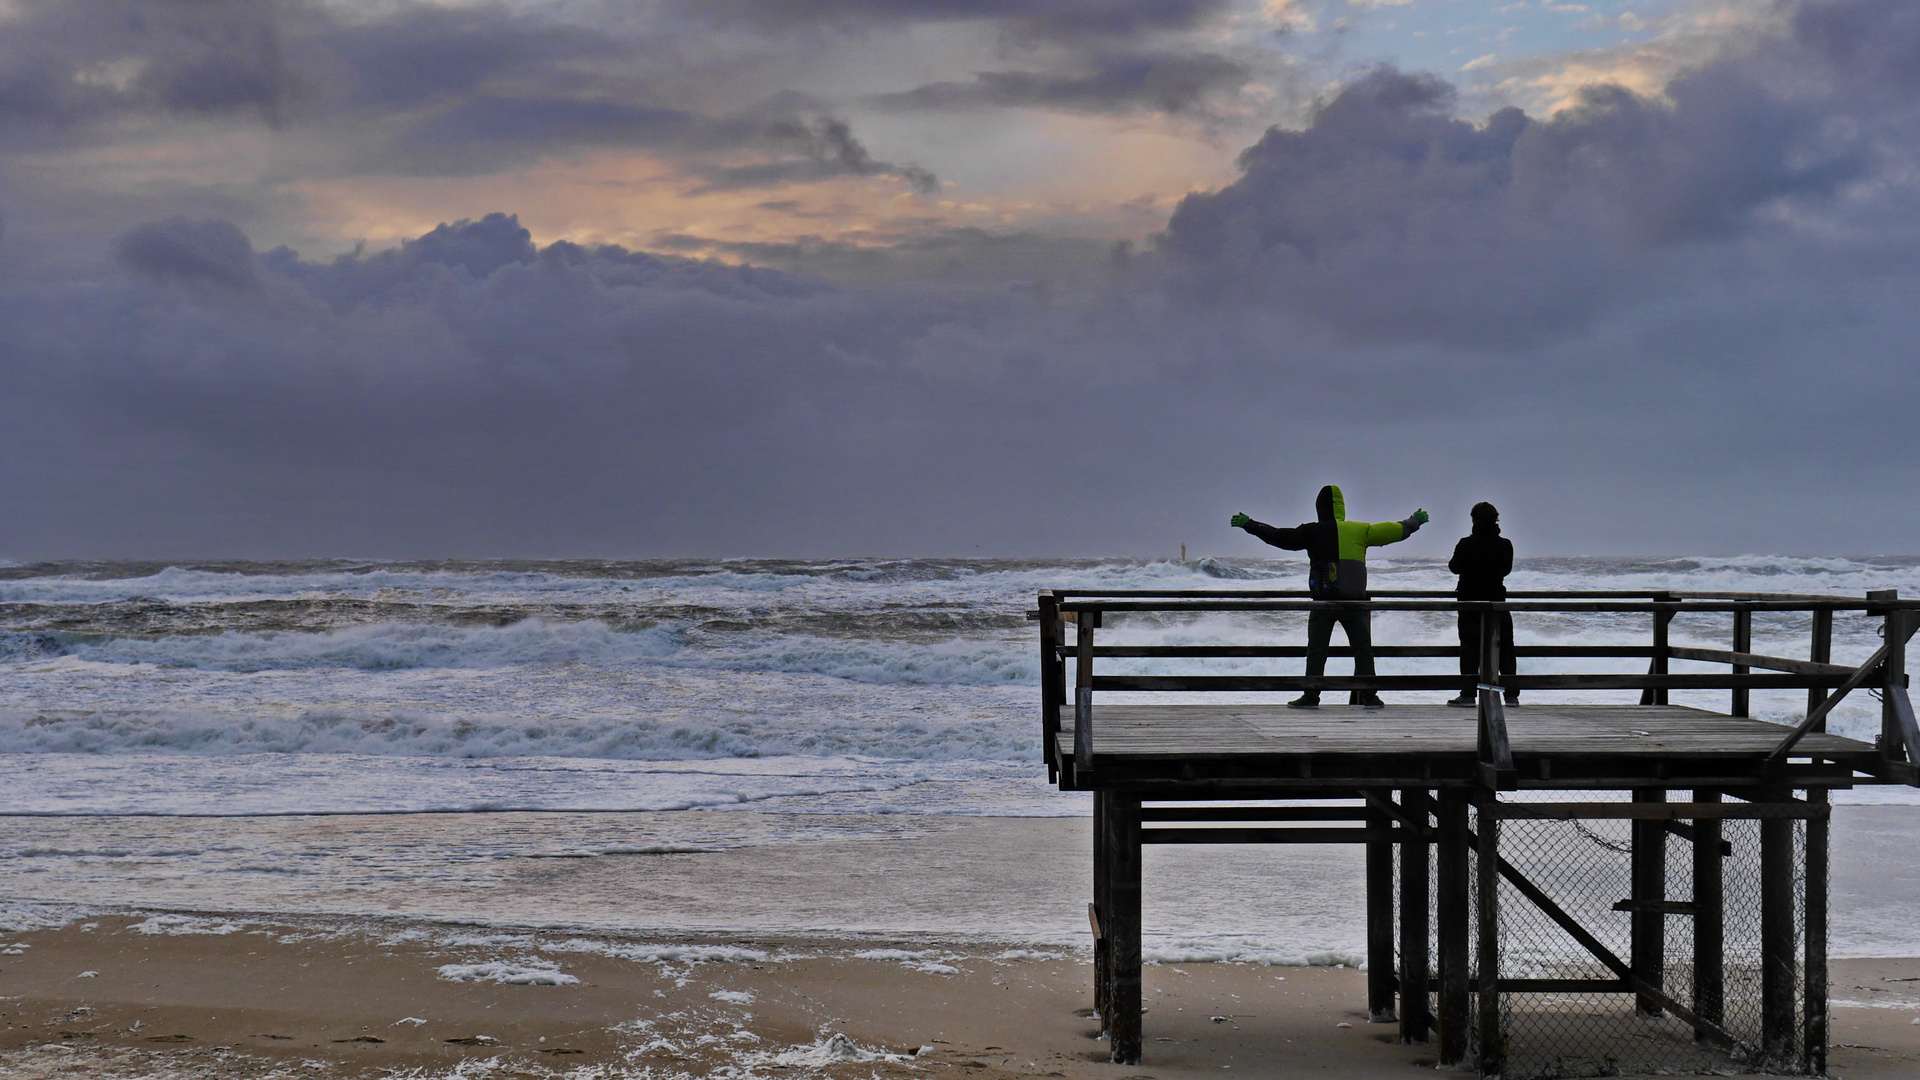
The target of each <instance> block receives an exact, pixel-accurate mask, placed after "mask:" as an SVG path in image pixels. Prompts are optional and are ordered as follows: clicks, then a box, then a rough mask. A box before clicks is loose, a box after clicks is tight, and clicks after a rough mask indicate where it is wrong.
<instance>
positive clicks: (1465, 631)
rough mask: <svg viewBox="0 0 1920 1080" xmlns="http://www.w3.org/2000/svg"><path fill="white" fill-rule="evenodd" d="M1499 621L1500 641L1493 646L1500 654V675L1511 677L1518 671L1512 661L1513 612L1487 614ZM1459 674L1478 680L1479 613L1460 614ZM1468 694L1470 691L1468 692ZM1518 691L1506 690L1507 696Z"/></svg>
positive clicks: (1516, 665) (1511, 695)
mask: <svg viewBox="0 0 1920 1080" xmlns="http://www.w3.org/2000/svg"><path fill="white" fill-rule="evenodd" d="M1489 614H1493V615H1495V617H1496V618H1498V619H1499V620H1500V622H1499V633H1500V640H1499V642H1498V643H1497V645H1496V646H1495V648H1496V650H1497V651H1498V652H1499V654H1500V661H1499V662H1500V674H1501V675H1503V676H1504V675H1512V674H1513V673H1514V672H1516V671H1518V670H1519V665H1518V664H1516V663H1515V662H1514V659H1513V612H1511V611H1502V612H1497V613H1494V612H1489ZM1460 674H1462V675H1470V676H1472V677H1473V678H1474V680H1475V681H1476V682H1477V681H1478V680H1479V678H1480V613H1479V612H1477V611H1463V612H1461V613H1460ZM1468 692H1469V693H1470V692H1471V691H1468ZM1519 692H1520V691H1518V690H1511V689H1510V690H1508V691H1507V696H1508V697H1513V696H1514V695H1516V694H1518V693H1519Z"/></svg>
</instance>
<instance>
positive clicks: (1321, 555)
mask: <svg viewBox="0 0 1920 1080" xmlns="http://www.w3.org/2000/svg"><path fill="white" fill-rule="evenodd" d="M1313 506H1314V510H1315V512H1317V513H1318V514H1319V515H1320V519H1319V520H1318V521H1309V522H1307V523H1305V524H1303V525H1298V526H1295V527H1294V528H1291V529H1280V528H1275V527H1274V526H1272V525H1268V524H1265V523H1263V522H1259V521H1249V522H1247V524H1245V525H1244V526H1241V527H1242V528H1244V529H1246V530H1247V531H1248V532H1250V533H1252V534H1253V535H1255V536H1257V537H1259V538H1260V539H1262V540H1264V541H1266V542H1267V543H1269V544H1272V545H1273V546H1274V547H1277V548H1283V549H1285V550H1287V551H1305V552H1306V553H1307V564H1308V569H1307V593H1308V594H1309V595H1311V596H1312V597H1313V598H1314V599H1315V600H1365V599H1366V598H1367V549H1368V548H1370V547H1381V546H1384V545H1386V544H1394V543H1398V542H1400V541H1402V540H1405V539H1406V538H1407V537H1409V536H1412V535H1413V534H1414V533H1415V532H1417V531H1419V529H1420V522H1419V521H1418V520H1416V519H1415V518H1411V517H1410V518H1408V519H1407V520H1405V521H1379V522H1368V521H1348V520H1347V500H1346V497H1345V496H1343V495H1341V494H1340V489H1339V488H1337V487H1335V486H1333V485H1332V484H1328V485H1327V486H1326V487H1323V488H1321V489H1320V496H1319V497H1318V498H1317V499H1315V500H1314V503H1313Z"/></svg>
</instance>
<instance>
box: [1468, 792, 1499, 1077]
mask: <svg viewBox="0 0 1920 1080" xmlns="http://www.w3.org/2000/svg"><path fill="white" fill-rule="evenodd" d="M1493 803H1494V800H1493V799H1491V798H1489V799H1488V800H1487V801H1486V802H1484V803H1482V804H1481V806H1482V807H1483V808H1491V807H1492V806H1493ZM1475 839H1476V840H1478V841H1479V843H1478V848H1479V850H1478V852H1477V853H1476V861H1475V866H1474V870H1475V877H1476V878H1477V879H1478V882H1477V885H1478V888H1477V891H1478V893H1479V896H1478V897H1476V899H1477V900H1478V901H1479V904H1478V907H1479V910H1478V911H1477V912H1476V913H1475V916H1476V917H1475V919H1474V922H1475V926H1474V937H1475V938H1476V939H1477V940H1476V942H1475V944H1476V945H1477V946H1478V949H1477V950H1476V951H1477V953H1478V957H1479V963H1477V964H1476V965H1475V967H1476V968H1477V971H1476V972H1475V974H1476V975H1477V976H1478V978H1477V979H1476V988H1477V991H1478V992H1477V995H1476V996H1477V997H1478V999H1479V1000H1478V1001H1477V1002H1476V1004H1477V1005H1478V1006H1479V1010H1478V1011H1479V1017H1478V1026H1479V1032H1478V1034H1479V1039H1478V1042H1479V1044H1480V1053H1479V1062H1478V1065H1479V1071H1480V1075H1481V1076H1498V1075H1500V1073H1501V1072H1503V1071H1504V1070H1505V1068H1506V1040H1505V1037H1504V1033H1503V1032H1502V1031H1501V1024H1500V819H1499V818H1498V817H1495V816H1494V815H1493V814H1492V813H1484V812H1483V813H1482V814H1480V834H1479V836H1477V837H1476V838H1475Z"/></svg>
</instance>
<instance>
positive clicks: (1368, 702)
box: [1356, 694, 1387, 709]
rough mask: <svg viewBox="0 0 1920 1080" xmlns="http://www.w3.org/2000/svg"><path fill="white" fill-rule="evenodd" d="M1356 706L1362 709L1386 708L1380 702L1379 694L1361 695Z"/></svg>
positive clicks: (1384, 703) (1384, 704) (1382, 702)
mask: <svg viewBox="0 0 1920 1080" xmlns="http://www.w3.org/2000/svg"><path fill="white" fill-rule="evenodd" d="M1356 704H1358V705H1359V706H1360V707H1361V708H1363V709H1384V708H1386V707H1387V703H1386V702H1384V701H1381V700H1380V695H1379V694H1362V695H1360V700H1359V701H1358V702H1356Z"/></svg>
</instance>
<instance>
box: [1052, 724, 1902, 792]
mask: <svg viewBox="0 0 1920 1080" xmlns="http://www.w3.org/2000/svg"><path fill="white" fill-rule="evenodd" d="M1504 711H1505V720H1506V730H1507V740H1508V746H1509V751H1510V753H1511V755H1512V759H1513V770H1514V786H1515V788H1516V789H1526V788H1536V787H1539V788H1562V789H1564V788H1569V787H1573V786H1576V785H1577V786H1588V787H1591V786H1596V785H1603V786H1614V787H1627V788H1631V787H1634V786H1637V785H1643V784H1645V783H1647V782H1648V781H1650V780H1654V779H1659V780H1663V781H1668V782H1670V783H1671V784H1672V786H1676V787H1696V786H1700V785H1703V784H1705V785H1709V786H1711V785H1724V784H1737V783H1743V782H1749V781H1751V780H1753V779H1754V778H1756V777H1760V776H1764V775H1765V771H1766V770H1765V766H1766V762H1767V759H1768V756H1769V755H1770V754H1771V753H1772V752H1773V750H1774V749H1775V748H1776V747H1778V746H1779V744H1780V740H1781V738H1782V736H1783V735H1784V734H1785V733H1784V732H1783V731H1782V730H1781V727H1780V725H1778V724H1769V723H1765V722H1763V721H1759V720H1750V719H1747V718H1744V717H1735V716H1728V715H1727V714H1725V713H1715V712H1709V711H1707V710H1705V709H1695V708H1688V707H1686V706H1680V705H1577V704H1558V703H1556V704H1543V705H1520V706H1507V707H1506V708H1505V710H1504ZM1089 720H1090V721H1091V723H1092V726H1093V729H1094V731H1096V732H1097V733H1098V735H1097V738H1096V739H1095V741H1094V746H1093V753H1092V755H1091V757H1090V759H1089V764H1090V765H1091V768H1090V769H1086V770H1077V769H1076V763H1075V761H1074V747H1073V732H1071V731H1063V732H1059V733H1057V734H1056V735H1055V736H1054V739H1055V742H1054V754H1055V758H1056V760H1058V761H1060V762H1063V763H1064V764H1063V766H1062V769H1063V772H1062V776H1061V787H1062V788H1065V789H1074V788H1084V789H1088V790H1092V789H1094V788H1100V787H1111V786H1114V785H1116V784H1121V783H1125V784H1129V785H1144V786H1151V787H1154V788H1162V787H1174V788H1184V787H1185V786H1187V785H1193V784H1207V785H1216V784H1219V783H1221V782H1228V783H1234V784H1236V785H1237V784H1240V783H1246V782H1251V783H1253V784H1257V785H1259V786H1261V787H1264V788H1268V789H1269V790H1273V791H1276V792H1278V791H1282V790H1286V789H1289V788H1299V789H1301V790H1307V789H1319V788H1325V787H1328V786H1340V785H1345V786H1353V787H1370V786H1371V787H1383V788H1397V787H1402V786H1405V785H1407V784H1408V783H1409V782H1411V781H1416V780H1424V781H1430V782H1433V783H1434V784H1436V785H1442V786H1444V785H1449V784H1472V783H1476V782H1477V777H1478V768H1477V766H1478V763H1479V727H1480V725H1479V719H1478V717H1477V716H1476V715H1475V711H1474V710H1472V709H1462V708H1457V707H1452V706H1448V705H1445V704H1442V703H1438V702H1422V703H1417V704H1406V705H1401V704H1390V705H1388V707H1387V708H1384V709H1363V708H1360V707H1359V706H1357V705H1322V706H1321V707H1320V708H1318V709H1311V710H1310V709H1289V708H1287V707H1286V706H1285V705H1284V704H1280V703H1276V704H1273V705H1135V704H1131V703H1125V702H1122V703H1116V704H1104V703H1101V704H1095V705H1093V706H1092V708H1091V712H1090V716H1089ZM1797 749H1798V750H1799V751H1801V752H1802V753H1804V754H1806V755H1807V756H1808V757H1809V758H1817V759H1819V761H1820V762H1821V763H1822V766H1823V767H1819V768H1818V769H1817V771H1818V772H1820V773H1821V774H1823V775H1824V776H1826V777H1827V778H1828V779H1829V780H1831V781H1833V782H1836V783H1841V784H1850V782H1851V778H1852V777H1853V776H1855V775H1856V773H1859V772H1862V771H1865V770H1868V769H1870V768H1872V767H1874V766H1876V765H1877V764H1878V763H1879V758H1880V755H1879V752H1878V751H1876V750H1875V749H1874V747H1873V746H1872V745H1871V744H1868V743H1863V742H1858V741H1856V740H1853V739H1846V738H1841V737H1840V736H1838V735H1829V734H1826V733H1824V732H1820V733H1809V734H1807V735H1806V736H1804V737H1802V738H1801V740H1800V742H1799V744H1798V746H1797ZM1814 771H1816V767H1814V766H1812V765H1810V764H1807V763H1802V764H1801V766H1800V768H1798V769H1797V770H1796V772H1797V773H1798V774H1799V776H1798V777H1797V778H1798V779H1800V780H1801V781H1802V782H1808V781H1809V776H1808V775H1807V774H1809V773H1812V772H1814Z"/></svg>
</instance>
